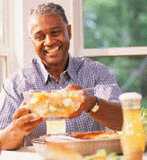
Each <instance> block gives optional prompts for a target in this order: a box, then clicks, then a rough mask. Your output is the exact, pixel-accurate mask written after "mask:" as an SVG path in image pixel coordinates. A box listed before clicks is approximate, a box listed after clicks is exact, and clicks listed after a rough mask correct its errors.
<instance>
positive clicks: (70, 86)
mask: <svg viewBox="0 0 147 160" xmlns="http://www.w3.org/2000/svg"><path fill="white" fill-rule="evenodd" d="M66 89H67V90H79V89H81V87H80V86H79V85H77V84H69V85H68V86H67V87H66Z"/></svg>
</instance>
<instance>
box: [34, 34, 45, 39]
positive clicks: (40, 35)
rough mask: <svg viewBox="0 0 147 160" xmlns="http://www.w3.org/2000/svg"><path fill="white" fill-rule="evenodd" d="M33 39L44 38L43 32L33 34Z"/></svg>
mask: <svg viewBox="0 0 147 160" xmlns="http://www.w3.org/2000/svg"><path fill="white" fill-rule="evenodd" d="M34 39H35V40H44V39H45V35H44V34H36V35H34Z"/></svg>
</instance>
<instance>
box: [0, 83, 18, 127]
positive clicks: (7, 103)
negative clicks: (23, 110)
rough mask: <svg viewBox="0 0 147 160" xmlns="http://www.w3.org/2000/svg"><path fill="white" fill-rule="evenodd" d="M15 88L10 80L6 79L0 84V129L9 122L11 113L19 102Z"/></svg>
mask: <svg viewBox="0 0 147 160" xmlns="http://www.w3.org/2000/svg"><path fill="white" fill-rule="evenodd" d="M15 89H16V88H15V85H14V82H13V81H12V80H11V81H8V80H6V82H5V84H4V85H3V86H2V90H1V93H0V97H1V98H0V129H3V128H5V127H7V126H8V124H10V123H11V121H12V116H13V113H14V112H15V110H16V109H17V108H18V107H19V105H20V103H21V99H20V97H19V96H18V94H17V91H16V90H15Z"/></svg>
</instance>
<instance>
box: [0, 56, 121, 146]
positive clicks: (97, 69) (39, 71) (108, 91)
mask: <svg viewBox="0 0 147 160" xmlns="http://www.w3.org/2000/svg"><path fill="white" fill-rule="evenodd" d="M68 84H78V85H80V86H81V87H82V88H93V87H94V88H95V95H96V96H97V97H101V98H105V99H109V100H117V99H118V96H119V95H120V93H121V91H120V88H119V86H118V85H117V82H116V80H115V77H114V76H113V74H112V73H111V72H109V71H108V69H107V67H106V66H104V65H103V64H100V63H98V62H94V61H92V60H90V59H87V58H76V57H70V58H69V64H68V67H67V69H66V70H65V71H64V72H63V73H62V74H61V76H60V80H59V81H58V82H56V81H55V80H54V79H53V78H52V76H51V75H50V74H49V73H48V72H47V71H46V69H45V67H44V65H43V64H42V63H41V62H40V60H39V58H34V59H33V61H32V63H31V64H30V66H29V67H27V68H24V69H23V70H21V71H20V72H18V73H16V74H13V76H12V77H11V79H9V80H6V81H5V84H4V85H3V88H2V91H1V94H0V97H1V98H0V129H3V128H5V127H6V126H8V124H10V123H11V121H12V115H13V113H14V112H15V110H16V109H17V108H18V107H19V106H20V104H21V103H22V101H23V92H25V91H28V90H44V91H48V90H52V89H60V88H64V87H66V86H67V85H68ZM114 116H115V115H114ZM100 129H103V127H102V126H101V125H100V124H98V123H97V122H95V121H94V119H93V118H92V117H90V116H89V114H88V113H85V112H83V113H82V114H81V115H80V116H79V117H76V118H73V119H69V120H67V121H66V131H67V132H72V131H94V130H100ZM45 133H46V127H45V123H42V124H40V125H39V126H38V127H37V128H35V129H34V130H33V132H32V133H31V134H30V135H29V136H27V137H26V138H25V144H30V142H31V140H32V139H33V138H36V137H39V136H41V135H43V134H45Z"/></svg>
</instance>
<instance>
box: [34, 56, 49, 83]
mask: <svg viewBox="0 0 147 160" xmlns="http://www.w3.org/2000/svg"><path fill="white" fill-rule="evenodd" d="M35 62H36V65H37V69H38V71H39V72H40V74H41V78H42V80H43V82H44V84H46V83H47V81H48V78H49V73H48V71H47V70H46V68H45V66H44V65H43V63H42V62H41V59H40V58H39V57H37V56H36V58H35Z"/></svg>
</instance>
